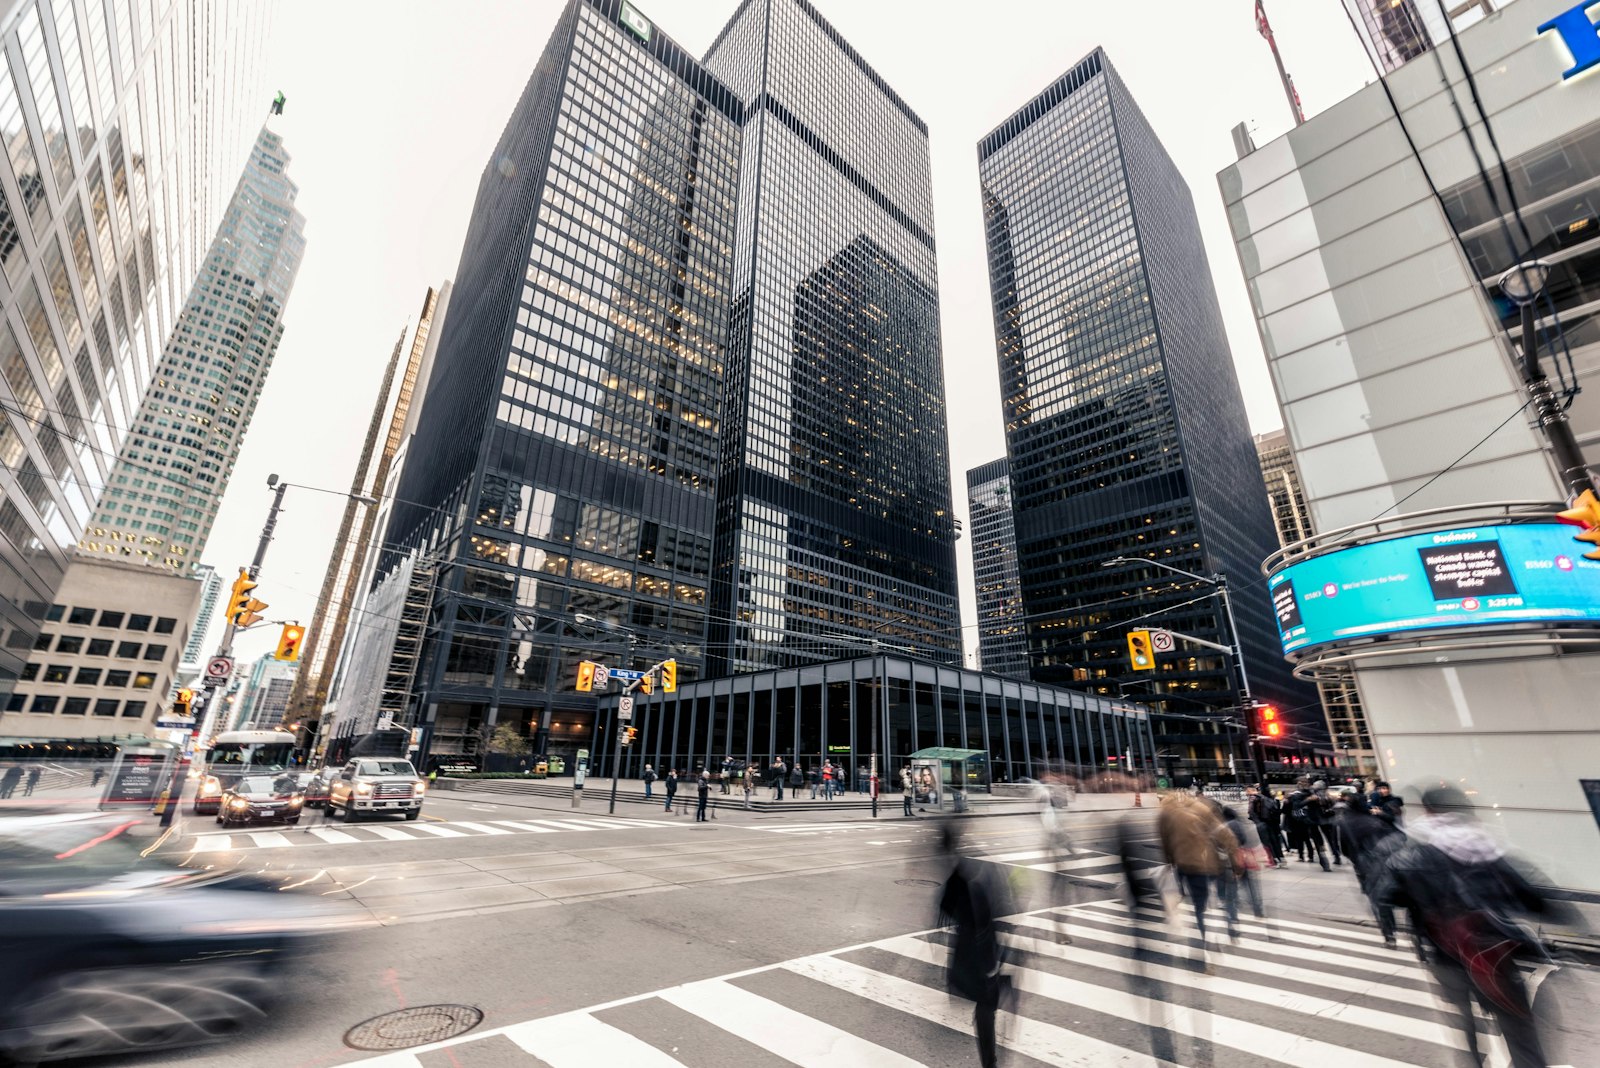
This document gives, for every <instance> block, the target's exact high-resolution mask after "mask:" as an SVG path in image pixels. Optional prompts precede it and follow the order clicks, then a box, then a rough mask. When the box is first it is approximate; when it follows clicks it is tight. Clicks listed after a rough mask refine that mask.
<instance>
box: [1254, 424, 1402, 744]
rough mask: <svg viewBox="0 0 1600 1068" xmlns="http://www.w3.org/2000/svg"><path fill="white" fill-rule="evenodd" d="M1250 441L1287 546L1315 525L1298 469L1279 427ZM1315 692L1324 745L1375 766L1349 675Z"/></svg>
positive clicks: (1311, 531) (1280, 539)
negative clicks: (1324, 733) (1323, 726)
mask: <svg viewBox="0 0 1600 1068" xmlns="http://www.w3.org/2000/svg"><path fill="white" fill-rule="evenodd" d="M1255 443H1256V455H1257V457H1258V458H1259V459H1260V461H1261V480H1262V482H1263V484H1264V485H1265V486H1266V490H1267V504H1268V505H1269V507H1271V509H1272V525H1273V526H1274V527H1276V528H1277V531H1278V545H1279V546H1280V547H1282V546H1286V545H1291V544H1293V543H1294V542H1297V541H1301V540H1303V539H1305V538H1309V537H1311V535H1312V534H1314V533H1316V529H1315V528H1314V527H1313V526H1312V525H1311V509H1310V508H1309V507H1307V506H1306V495H1305V491H1304V490H1302V489H1301V488H1300V472H1299V471H1298V470H1297V469H1296V468H1295V466H1294V450H1293V449H1292V448H1291V447H1290V445H1289V435H1288V434H1286V433H1285V432H1284V431H1283V430H1281V429H1280V430H1274V431H1271V432H1270V433H1266V434H1257V435H1256V438H1255ZM1317 696H1318V697H1320V698H1321V699H1322V714H1323V717H1324V718H1325V719H1326V720H1327V725H1328V741H1329V744H1330V745H1332V746H1333V747H1334V748H1336V749H1338V750H1340V752H1341V753H1342V754H1344V755H1345V756H1347V757H1348V758H1349V759H1351V760H1353V761H1355V762H1356V764H1357V765H1358V766H1359V767H1361V768H1362V769H1363V770H1370V769H1374V768H1376V767H1377V753H1376V752H1375V751H1374V750H1373V748H1372V732H1371V731H1370V730H1368V729H1367V716H1366V713H1365V711H1363V710H1362V707H1361V693H1360V691H1359V690H1357V689H1356V683H1355V679H1354V678H1353V677H1352V678H1343V679H1340V680H1337V681H1323V682H1318V683H1317Z"/></svg>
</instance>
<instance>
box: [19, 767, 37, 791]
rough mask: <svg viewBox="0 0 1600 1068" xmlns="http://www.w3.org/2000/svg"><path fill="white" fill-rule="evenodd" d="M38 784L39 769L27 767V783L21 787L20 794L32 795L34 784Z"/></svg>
mask: <svg viewBox="0 0 1600 1068" xmlns="http://www.w3.org/2000/svg"><path fill="white" fill-rule="evenodd" d="M38 785H39V769H38V768H29V769H28V785H27V786H26V787H24V788H23V791H22V796H23V797H32V796H33V788H34V787H35V786H38Z"/></svg>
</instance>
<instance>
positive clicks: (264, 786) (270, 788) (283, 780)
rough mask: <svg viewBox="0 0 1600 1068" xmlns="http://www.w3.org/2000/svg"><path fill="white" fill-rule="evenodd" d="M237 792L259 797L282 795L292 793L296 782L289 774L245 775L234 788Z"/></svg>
mask: <svg viewBox="0 0 1600 1068" xmlns="http://www.w3.org/2000/svg"><path fill="white" fill-rule="evenodd" d="M235 789H236V791H237V792H238V793H241V794H250V795H252V796H261V797H284V796H287V795H289V794H292V793H294V791H295V789H296V783H295V780H294V777H293V776H291V775H278V776H272V775H247V776H245V777H244V778H243V779H240V780H239V785H238V786H237V787H236V788H235Z"/></svg>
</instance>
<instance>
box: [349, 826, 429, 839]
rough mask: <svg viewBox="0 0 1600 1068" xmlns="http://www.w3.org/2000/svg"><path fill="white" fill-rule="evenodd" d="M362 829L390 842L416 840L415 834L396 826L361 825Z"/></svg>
mask: <svg viewBox="0 0 1600 1068" xmlns="http://www.w3.org/2000/svg"><path fill="white" fill-rule="evenodd" d="M362 830H364V831H371V832H372V833H373V834H375V835H377V836H378V837H379V838H385V839H388V840H389V841H391V842H415V841H416V840H417V836H416V835H414V834H410V833H408V832H406V831H402V830H401V829H400V828H398V827H363V828H362Z"/></svg>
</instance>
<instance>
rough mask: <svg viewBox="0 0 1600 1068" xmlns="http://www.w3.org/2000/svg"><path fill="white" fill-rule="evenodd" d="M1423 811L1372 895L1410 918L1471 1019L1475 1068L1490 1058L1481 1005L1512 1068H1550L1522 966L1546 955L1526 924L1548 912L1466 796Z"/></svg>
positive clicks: (1437, 791)
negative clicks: (1527, 917)
mask: <svg viewBox="0 0 1600 1068" xmlns="http://www.w3.org/2000/svg"><path fill="white" fill-rule="evenodd" d="M1422 808H1423V812H1424V816H1423V818H1421V819H1418V820H1415V821H1414V822H1413V825H1412V826H1411V827H1410V828H1409V829H1408V835H1409V838H1408V840H1407V842H1406V844H1405V845H1404V846H1403V847H1402V848H1400V849H1398V850H1396V851H1395V852H1394V853H1393V854H1392V855H1390V856H1389V857H1388V858H1387V859H1386V863H1384V864H1383V866H1382V868H1381V870H1378V871H1372V870H1371V869H1369V871H1368V885H1369V887H1371V888H1372V891H1373V894H1374V896H1375V897H1376V898H1377V899H1378V900H1380V901H1382V902H1383V903H1384V904H1387V905H1389V906H1392V907H1404V908H1405V909H1406V910H1407V911H1408V912H1409V914H1410V916H1411V921H1412V924H1413V926H1414V927H1415V928H1416V929H1417V931H1418V933H1419V934H1420V936H1421V938H1422V940H1423V942H1424V944H1425V951H1424V953H1423V956H1424V957H1425V958H1426V962H1427V964H1428V966H1429V968H1430V969H1431V970H1432V972H1433V976H1434V978H1435V979H1436V980H1437V981H1438V983H1439V985H1440V987H1442V988H1443V991H1444V997H1445V999H1446V1000H1448V1001H1450V1002H1452V1003H1453V1004H1454V1005H1455V1006H1456V1007H1457V1009H1458V1010H1459V1011H1460V1013H1461V1021H1462V1029H1463V1031H1464V1032H1465V1037H1466V1040H1467V1042H1466V1044H1467V1049H1468V1050H1469V1051H1470V1052H1471V1054H1472V1056H1473V1058H1474V1061H1475V1062H1477V1063H1482V1058H1483V1055H1482V1052H1481V1051H1480V1049H1479V1046H1478V1028H1477V1024H1476V1021H1475V1014H1474V1010H1473V1002H1474V1001H1476V1002H1477V1004H1478V1006H1479V1007H1480V1008H1481V1009H1482V1010H1483V1012H1484V1013H1486V1014H1487V1015H1489V1016H1491V1017H1493V1018H1494V1021H1495V1023H1497V1024H1498V1025H1499V1028H1500V1034H1501V1036H1502V1037H1503V1038H1504V1039H1505V1042H1506V1047H1507V1049H1508V1051H1509V1052H1510V1054H1511V1065H1512V1068H1543V1066H1544V1065H1547V1064H1548V1063H1549V1061H1548V1060H1546V1059H1545V1055H1544V1049H1543V1047H1542V1044H1541V1042H1540V1039H1539V1027H1538V1021H1537V1019H1536V1017H1535V1016H1534V1012H1533V1006H1532V1004H1531V1002H1530V1001H1529V998H1528V991H1527V988H1526V986H1524V984H1523V977H1522V969H1521V968H1520V967H1519V966H1518V964H1517V960H1518V958H1519V957H1543V956H1545V954H1544V949H1543V946H1542V945H1541V944H1540V943H1539V940H1538V938H1537V937H1536V936H1535V935H1534V934H1533V933H1532V932H1531V931H1530V930H1529V929H1528V928H1527V927H1525V926H1523V925H1522V923H1520V922H1519V920H1518V915H1519V914H1522V913H1532V914H1542V913H1544V912H1546V911H1547V903H1546V902H1545V900H1544V898H1543V897H1542V896H1541V895H1540V894H1539V892H1538V891H1537V890H1535V889H1534V887H1533V885H1532V884H1531V883H1529V882H1528V880H1527V879H1525V878H1524V877H1523V876H1522V874H1521V873H1520V872H1519V871H1517V869H1516V868H1515V867H1513V866H1512V865H1511V863H1510V862H1509V861H1508V860H1507V859H1506V855H1505V852H1504V850H1503V849H1501V847H1500V844H1499V843H1498V842H1496V841H1495V840H1494V838H1493V837H1492V836H1490V834H1489V833H1488V831H1486V830H1485V829H1484V827H1483V826H1482V824H1480V823H1479V822H1478V821H1477V819H1476V817H1475V816H1474V814H1473V811H1472V804H1471V802H1470V801H1469V800H1468V798H1467V795H1466V794H1465V793H1464V792H1463V791H1462V790H1461V789H1460V788H1458V787H1455V786H1450V785H1447V784H1441V785H1439V786H1434V787H1431V788H1429V789H1428V790H1425V791H1424V792H1423V794H1422Z"/></svg>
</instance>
